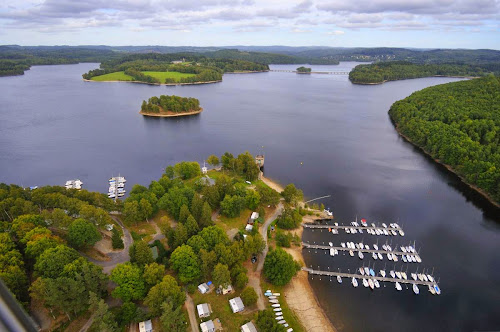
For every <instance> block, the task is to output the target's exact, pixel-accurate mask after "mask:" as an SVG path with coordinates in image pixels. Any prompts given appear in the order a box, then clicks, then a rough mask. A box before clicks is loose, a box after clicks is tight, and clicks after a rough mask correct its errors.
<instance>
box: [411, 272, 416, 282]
mask: <svg viewBox="0 0 500 332" xmlns="http://www.w3.org/2000/svg"><path fill="white" fill-rule="evenodd" d="M411 277H412V279H413V280H415V281H417V274H416V273H412V274H411Z"/></svg>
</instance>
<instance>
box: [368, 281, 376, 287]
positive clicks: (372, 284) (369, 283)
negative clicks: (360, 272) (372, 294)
mask: <svg viewBox="0 0 500 332" xmlns="http://www.w3.org/2000/svg"><path fill="white" fill-rule="evenodd" d="M368 286H370V288H371V289H374V288H375V284H374V283H373V280H372V279H368Z"/></svg>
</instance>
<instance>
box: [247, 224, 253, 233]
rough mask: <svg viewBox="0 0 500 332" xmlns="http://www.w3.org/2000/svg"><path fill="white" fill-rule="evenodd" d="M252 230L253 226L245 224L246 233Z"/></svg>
mask: <svg viewBox="0 0 500 332" xmlns="http://www.w3.org/2000/svg"><path fill="white" fill-rule="evenodd" d="M252 229H253V225H250V224H247V226H246V227H245V230H246V231H249V232H250V231H251V230H252Z"/></svg>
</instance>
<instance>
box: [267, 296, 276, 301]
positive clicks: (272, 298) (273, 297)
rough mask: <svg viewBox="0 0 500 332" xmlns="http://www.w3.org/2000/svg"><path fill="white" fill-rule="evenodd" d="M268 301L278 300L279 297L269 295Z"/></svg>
mask: <svg viewBox="0 0 500 332" xmlns="http://www.w3.org/2000/svg"><path fill="white" fill-rule="evenodd" d="M268 299H269V300H276V299H277V297H276V296H274V295H269V297H268Z"/></svg>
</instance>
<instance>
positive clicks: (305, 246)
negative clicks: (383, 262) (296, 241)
mask: <svg viewBox="0 0 500 332" xmlns="http://www.w3.org/2000/svg"><path fill="white" fill-rule="evenodd" d="M302 248H303V249H320V250H330V249H337V250H343V251H350V250H352V251H353V252H358V251H361V252H363V253H370V254H371V253H376V254H378V253H380V254H385V255H387V254H392V255H399V256H402V255H413V256H415V257H419V258H420V259H422V258H421V257H420V256H419V254H418V253H416V252H415V253H407V252H402V251H396V250H394V251H388V250H375V249H361V248H359V249H358V248H356V249H351V248H344V247H335V246H334V247H330V246H324V245H320V244H310V243H306V242H302Z"/></svg>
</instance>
